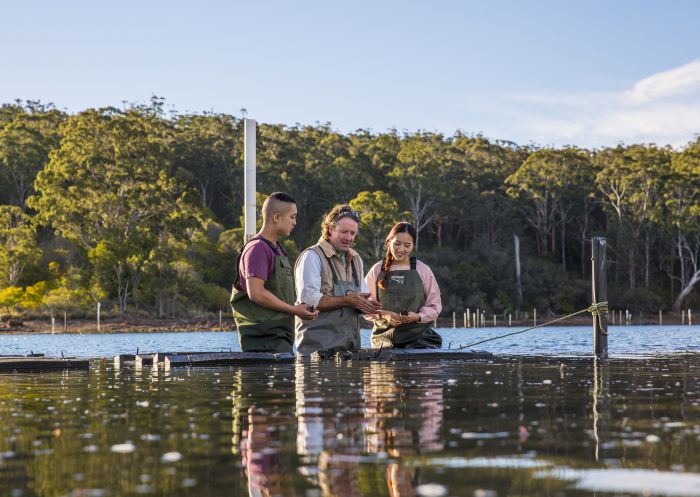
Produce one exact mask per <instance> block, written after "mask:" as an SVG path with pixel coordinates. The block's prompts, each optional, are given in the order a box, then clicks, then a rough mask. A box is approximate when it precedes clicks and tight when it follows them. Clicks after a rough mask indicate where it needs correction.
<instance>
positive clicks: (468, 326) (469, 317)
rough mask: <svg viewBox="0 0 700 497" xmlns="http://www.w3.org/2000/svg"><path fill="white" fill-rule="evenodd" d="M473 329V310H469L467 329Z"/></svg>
mask: <svg viewBox="0 0 700 497" xmlns="http://www.w3.org/2000/svg"><path fill="white" fill-rule="evenodd" d="M471 327H472V310H471V309H469V308H467V328H471Z"/></svg>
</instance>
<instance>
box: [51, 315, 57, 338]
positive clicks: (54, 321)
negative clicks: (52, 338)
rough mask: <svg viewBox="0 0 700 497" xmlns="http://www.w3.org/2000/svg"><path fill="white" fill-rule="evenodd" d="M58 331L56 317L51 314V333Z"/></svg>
mask: <svg viewBox="0 0 700 497" xmlns="http://www.w3.org/2000/svg"><path fill="white" fill-rule="evenodd" d="M54 333H56V318H55V317H53V316H51V334H52V335H53V334H54Z"/></svg>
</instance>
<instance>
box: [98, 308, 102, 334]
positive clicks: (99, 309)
mask: <svg viewBox="0 0 700 497" xmlns="http://www.w3.org/2000/svg"><path fill="white" fill-rule="evenodd" d="M101 310H102V303H101V302H98V303H97V333H99V332H100V311H101Z"/></svg>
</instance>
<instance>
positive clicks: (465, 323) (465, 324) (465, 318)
mask: <svg viewBox="0 0 700 497" xmlns="http://www.w3.org/2000/svg"><path fill="white" fill-rule="evenodd" d="M464 327H465V328H466V327H467V313H466V312H465V313H464Z"/></svg>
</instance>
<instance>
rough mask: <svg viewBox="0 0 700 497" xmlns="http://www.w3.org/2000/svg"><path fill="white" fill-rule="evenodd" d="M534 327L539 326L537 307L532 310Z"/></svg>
mask: <svg viewBox="0 0 700 497" xmlns="http://www.w3.org/2000/svg"><path fill="white" fill-rule="evenodd" d="M532 323H533V324H532V326H537V307H535V308H534V309H533V310H532Z"/></svg>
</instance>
